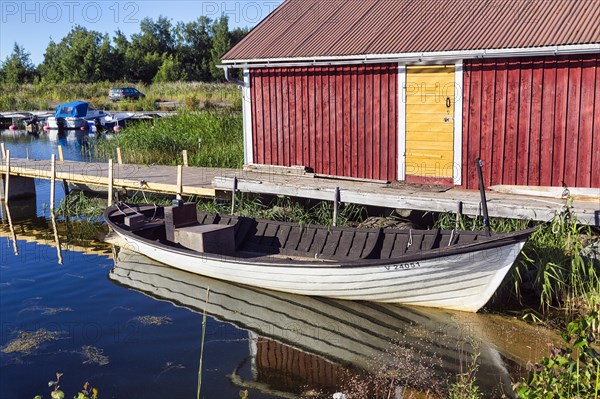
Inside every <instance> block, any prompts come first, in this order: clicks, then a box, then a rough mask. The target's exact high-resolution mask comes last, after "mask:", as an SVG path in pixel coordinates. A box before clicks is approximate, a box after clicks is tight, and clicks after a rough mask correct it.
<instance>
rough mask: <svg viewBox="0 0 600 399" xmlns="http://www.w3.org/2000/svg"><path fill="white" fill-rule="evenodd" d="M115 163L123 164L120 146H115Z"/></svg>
mask: <svg viewBox="0 0 600 399" xmlns="http://www.w3.org/2000/svg"><path fill="white" fill-rule="evenodd" d="M117 164H119V165H123V155H122V154H121V147H117Z"/></svg>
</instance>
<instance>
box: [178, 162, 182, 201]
mask: <svg viewBox="0 0 600 399" xmlns="http://www.w3.org/2000/svg"><path fill="white" fill-rule="evenodd" d="M182 194H183V166H182V165H177V199H178V200H180V199H183V196H182Z"/></svg>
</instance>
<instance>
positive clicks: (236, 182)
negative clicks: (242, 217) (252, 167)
mask: <svg viewBox="0 0 600 399" xmlns="http://www.w3.org/2000/svg"><path fill="white" fill-rule="evenodd" d="M237 189H238V179H237V176H235V177H234V178H233V190H231V214H232V215H233V214H234V213H235V193H236V191H237Z"/></svg>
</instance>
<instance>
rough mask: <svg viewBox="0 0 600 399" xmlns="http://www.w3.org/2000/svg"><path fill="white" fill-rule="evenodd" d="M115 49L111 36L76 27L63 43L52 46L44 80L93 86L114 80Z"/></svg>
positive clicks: (44, 68) (46, 58)
mask: <svg viewBox="0 0 600 399" xmlns="http://www.w3.org/2000/svg"><path fill="white" fill-rule="evenodd" d="M114 70H115V67H114V65H113V48H112V46H111V44H110V39H109V37H108V35H106V34H104V35H103V34H101V33H99V32H96V31H89V30H87V29H86V28H83V27H81V26H75V27H74V28H73V29H71V31H70V32H69V33H68V34H67V36H65V37H64V38H63V39H62V40H61V41H60V43H58V44H56V43H54V42H53V41H51V42H50V44H49V45H48V47H47V48H46V53H45V54H44V62H43V67H41V72H42V77H43V78H44V79H47V80H50V81H55V82H83V83H91V82H97V81H101V80H111V79H113V78H114V76H113V74H112V73H111V72H112V71H114Z"/></svg>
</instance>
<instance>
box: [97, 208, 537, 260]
mask: <svg viewBox="0 0 600 399" xmlns="http://www.w3.org/2000/svg"><path fill="white" fill-rule="evenodd" d="M117 211H120V210H119V208H117V207H116V206H114V205H113V206H111V207H108V208H106V209H105V210H104V220H105V221H106V223H107V224H108V225H109V227H110V228H111V229H113V230H114V231H115V232H117V233H118V234H119V235H121V236H123V237H124V238H126V239H130V240H133V241H141V242H142V243H144V244H146V245H149V246H151V247H154V248H156V249H158V250H166V251H168V252H171V253H178V254H182V255H185V256H190V257H193V258H197V259H204V260H214V261H221V262H227V263H232V264H248V265H252V266H262V267H277V268H282V267H289V268H292V269H293V268H319V269H322V268H325V269H336V270H337V269H352V268H361V267H371V268H375V267H380V266H389V265H395V264H405V263H410V262H416V261H425V260H433V259H438V258H444V257H450V256H455V255H462V254H466V253H473V252H476V251H485V250H490V249H495V248H500V247H504V246H508V245H512V244H515V243H517V242H525V241H527V239H528V238H529V236H530V235H531V234H532V233H533V232H535V231H536V230H537V227H532V228H529V229H525V230H519V231H516V232H511V233H499V234H494V235H492V236H491V237H490V238H487V237H486V238H485V240H484V241H479V242H478V241H474V242H468V243H464V244H454V245H450V246H446V247H443V248H434V249H430V250H425V251H423V250H420V251H417V252H414V253H410V254H406V255H402V256H400V257H395V258H389V259H331V258H327V259H326V258H317V259H315V260H308V259H310V257H307V258H306V259H307V260H305V261H301V260H293V259H282V258H279V259H277V258H265V257H267V256H269V255H273V254H267V253H265V254H264V255H263V256H261V257H260V261H253V260H252V259H253V258H249V257H240V256H230V255H222V254H215V253H209V252H197V251H194V250H192V249H187V248H184V247H176V246H173V245H169V244H165V243H163V242H161V241H158V240H153V239H149V238H145V237H142V236H140V235H138V234H135V231H131V230H127V229H125V228H122V227H120V226H119V225H118V224H117V223H115V222H114V221H113V220H111V216H112V215H113V214H114V213H115V212H117ZM226 217H235V216H231V215H227V216H226ZM250 219H253V220H255V221H257V222H261V221H264V222H269V223H281V224H286V225H288V224H289V225H297V224H296V223H291V222H279V221H274V220H263V219H254V218H250ZM314 227H321V228H327V227H325V226H317V225H315V226H314ZM336 229H339V230H346V229H347V228H343V227H337V228H336ZM350 229H354V228H350ZM356 230H360V231H363V230H364V231H365V232H368V231H375V230H378V231H381V230H384V231H385V230H387V229H358V228H356ZM392 231H393V232H404V231H403V230H399V229H392ZM412 232H413V234H415V233H427V232H431V233H433V232H435V230H412ZM456 233H458V234H462V233H463V231H461V230H457V231H456ZM464 233H470V234H472V233H476V232H471V231H464ZM481 234H485V233H484V232H481ZM276 255H279V256H286V254H285V253H283V254H276ZM290 256H291V257H293V256H292V255H290ZM257 258H258V257H257Z"/></svg>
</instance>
